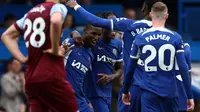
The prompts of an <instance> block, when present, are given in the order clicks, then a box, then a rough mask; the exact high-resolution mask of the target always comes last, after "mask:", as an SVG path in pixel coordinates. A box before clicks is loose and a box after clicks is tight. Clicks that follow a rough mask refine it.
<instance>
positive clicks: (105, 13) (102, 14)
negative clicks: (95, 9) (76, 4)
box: [98, 11, 117, 19]
mask: <svg viewBox="0 0 200 112" xmlns="http://www.w3.org/2000/svg"><path fill="white" fill-rule="evenodd" d="M110 15H115V16H116V17H117V14H115V13H114V12H111V11H110V12H103V13H101V14H98V16H99V17H101V18H105V19H108V16H110Z"/></svg>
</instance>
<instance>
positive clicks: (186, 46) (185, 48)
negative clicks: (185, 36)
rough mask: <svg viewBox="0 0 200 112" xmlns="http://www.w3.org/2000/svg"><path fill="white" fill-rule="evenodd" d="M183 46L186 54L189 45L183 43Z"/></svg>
mask: <svg viewBox="0 0 200 112" xmlns="http://www.w3.org/2000/svg"><path fill="white" fill-rule="evenodd" d="M183 46H184V50H185V51H188V52H189V51H190V45H189V43H184V44H183Z"/></svg>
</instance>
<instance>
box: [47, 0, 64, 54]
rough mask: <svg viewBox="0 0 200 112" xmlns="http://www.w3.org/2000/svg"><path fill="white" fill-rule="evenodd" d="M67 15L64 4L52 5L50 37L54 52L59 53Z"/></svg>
mask: <svg viewBox="0 0 200 112" xmlns="http://www.w3.org/2000/svg"><path fill="white" fill-rule="evenodd" d="M66 15H67V9H66V7H65V6H64V5H62V4H56V5H54V6H53V7H52V9H51V12H50V16H51V18H50V22H51V24H50V37H51V50H52V53H53V54H55V55H57V54H58V52H59V46H60V45H59V43H60V38H61V33H62V24H63V22H64V20H65V17H66Z"/></svg>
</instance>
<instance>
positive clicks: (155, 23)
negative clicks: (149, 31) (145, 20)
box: [152, 20, 165, 28]
mask: <svg viewBox="0 0 200 112" xmlns="http://www.w3.org/2000/svg"><path fill="white" fill-rule="evenodd" d="M152 26H153V27H154V28H160V27H165V20H152Z"/></svg>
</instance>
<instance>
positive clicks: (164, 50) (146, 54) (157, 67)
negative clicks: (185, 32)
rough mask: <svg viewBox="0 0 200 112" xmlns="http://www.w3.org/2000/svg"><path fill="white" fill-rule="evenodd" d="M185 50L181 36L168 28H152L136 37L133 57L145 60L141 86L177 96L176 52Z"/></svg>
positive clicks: (166, 94) (152, 90) (159, 92)
mask: <svg viewBox="0 0 200 112" xmlns="http://www.w3.org/2000/svg"><path fill="white" fill-rule="evenodd" d="M179 52H184V50H183V45H182V38H181V36H180V35H179V34H178V33H176V32H173V31H171V30H168V29H166V28H150V29H148V30H147V31H146V32H144V33H142V34H139V35H138V36H136V38H135V42H134V44H133V46H132V52H131V58H137V59H138V58H140V59H141V60H143V62H144V71H145V72H143V74H142V77H143V80H142V81H143V83H142V85H141V87H142V88H143V89H145V90H148V91H151V92H153V93H155V94H157V95H159V96H162V97H176V96H177V86H176V73H175V56H176V53H179Z"/></svg>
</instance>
